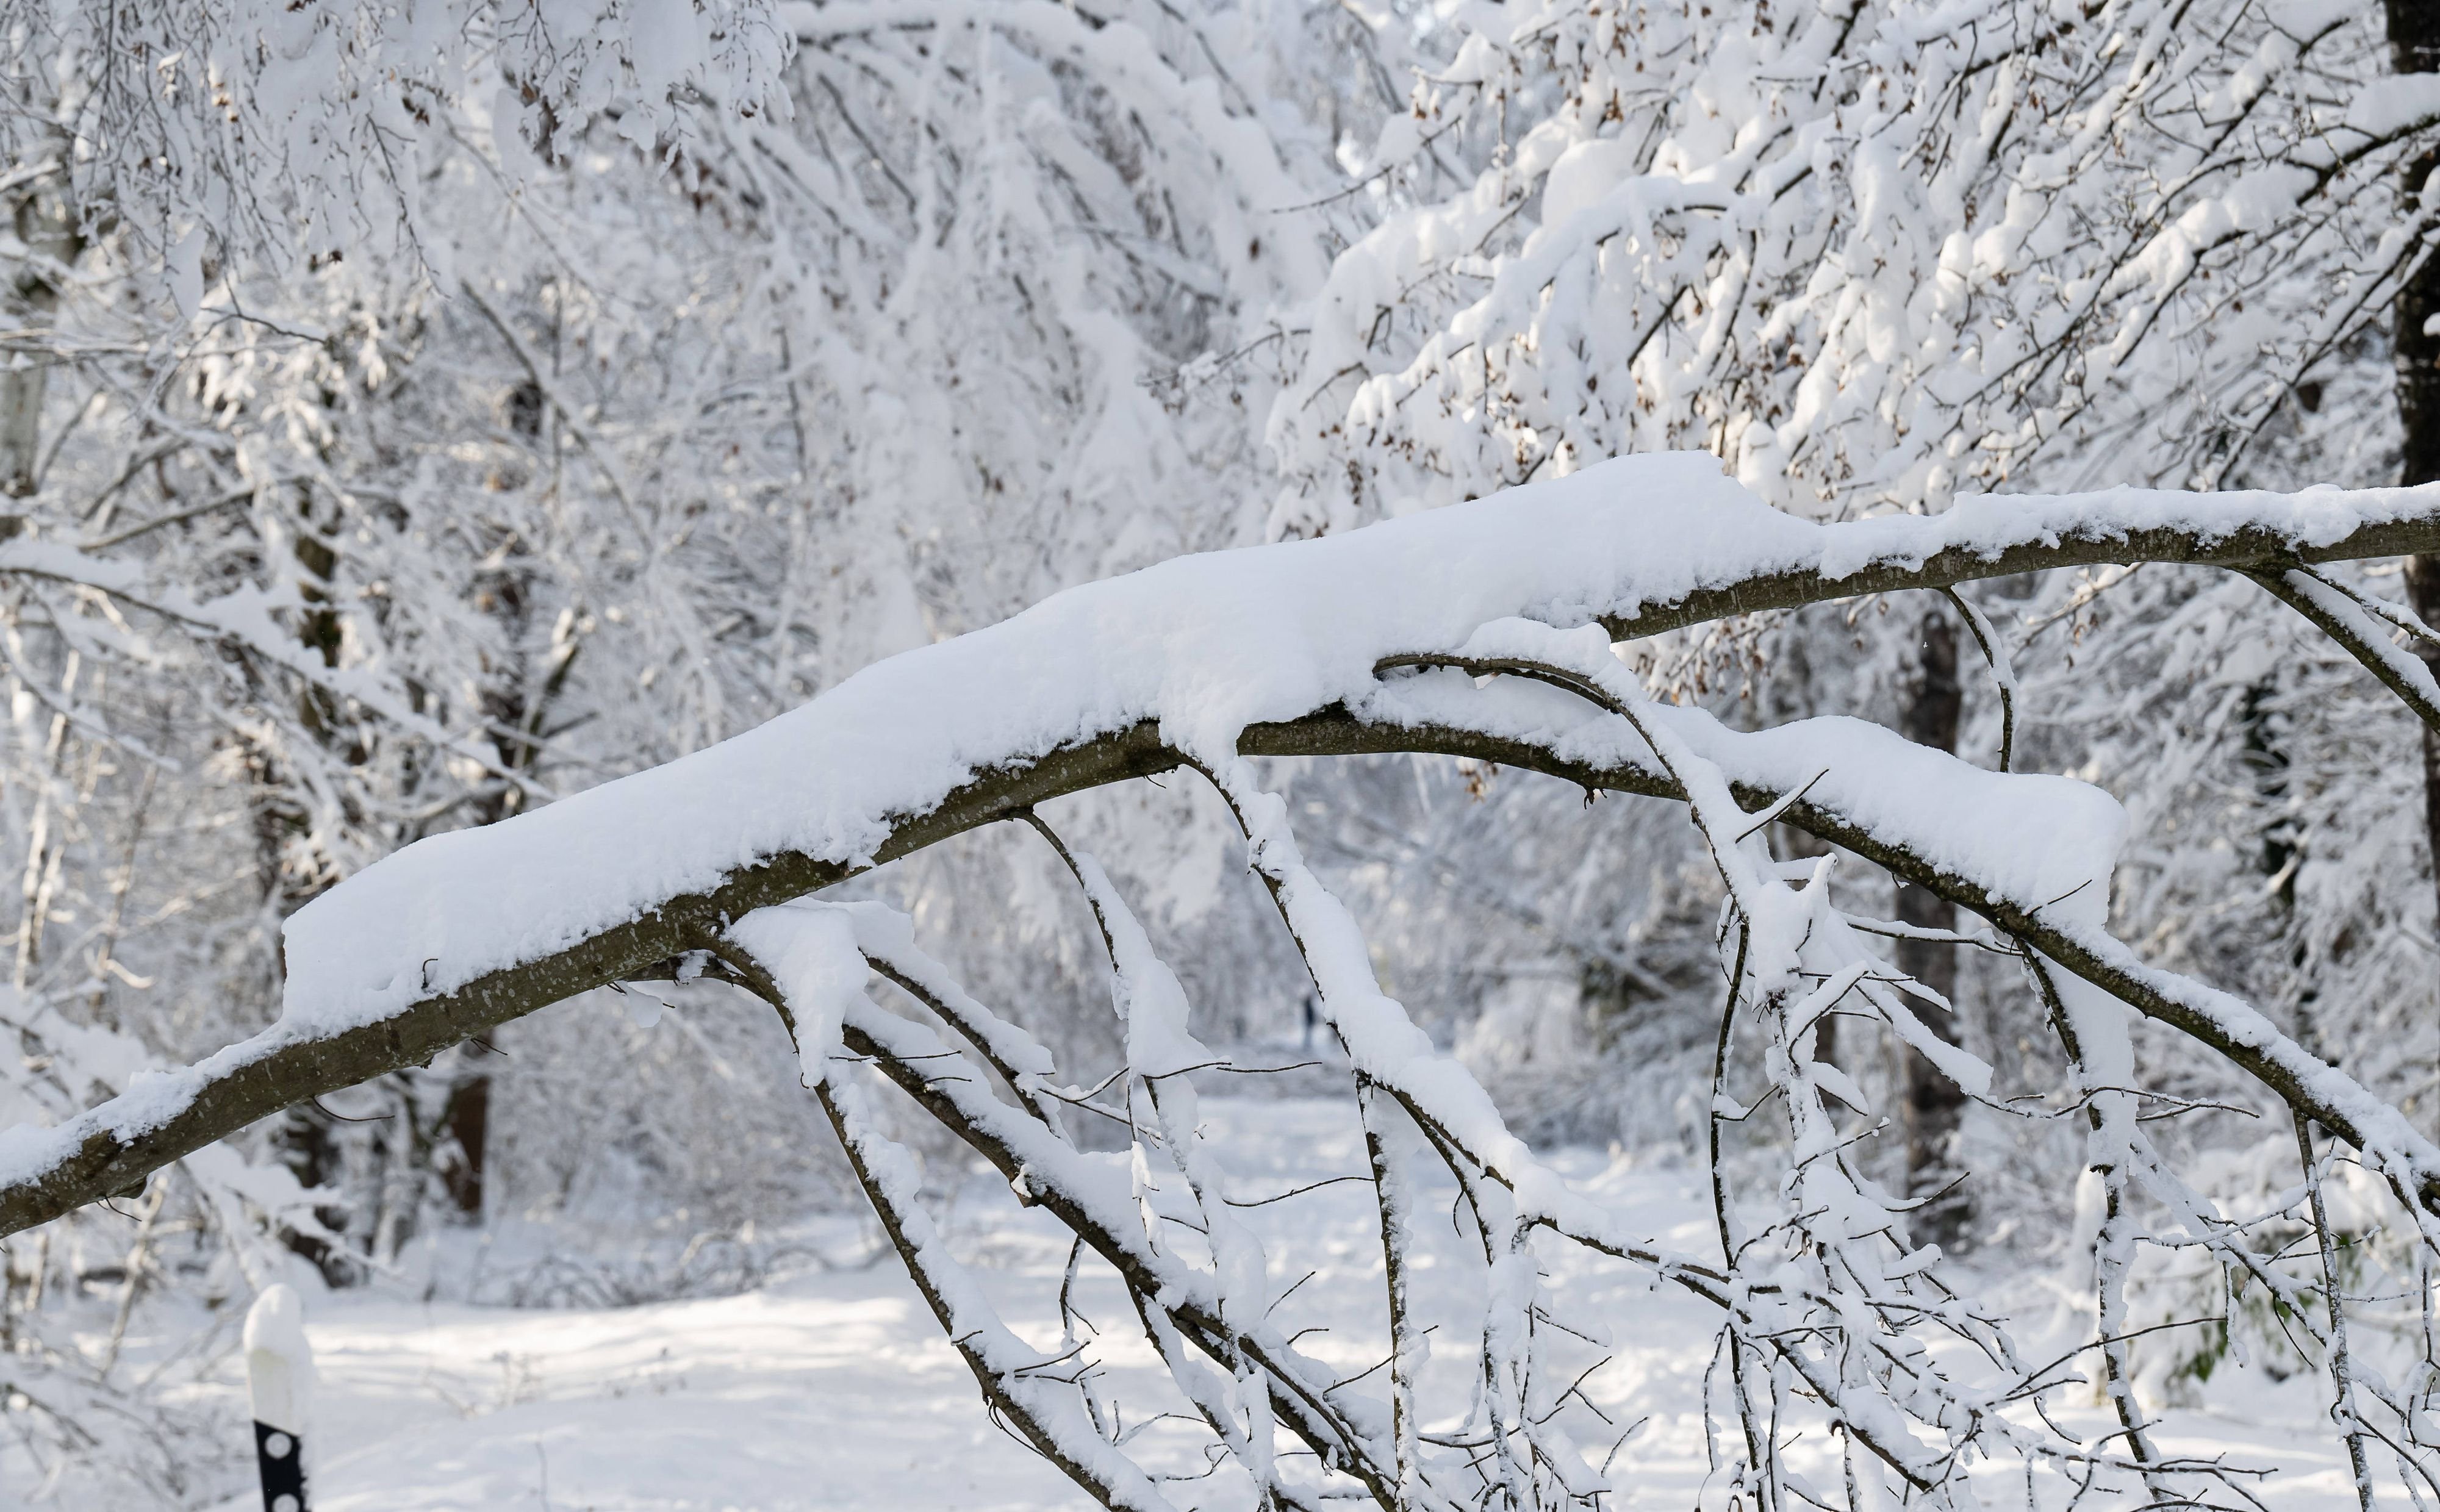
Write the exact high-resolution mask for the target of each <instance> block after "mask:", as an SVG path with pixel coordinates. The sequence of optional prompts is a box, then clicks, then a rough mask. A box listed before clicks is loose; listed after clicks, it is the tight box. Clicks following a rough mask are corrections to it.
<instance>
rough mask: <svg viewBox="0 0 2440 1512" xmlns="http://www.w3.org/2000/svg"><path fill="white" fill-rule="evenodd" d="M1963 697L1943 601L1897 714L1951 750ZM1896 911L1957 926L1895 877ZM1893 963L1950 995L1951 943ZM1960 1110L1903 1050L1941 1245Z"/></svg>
mask: <svg viewBox="0 0 2440 1512" xmlns="http://www.w3.org/2000/svg"><path fill="white" fill-rule="evenodd" d="M1964 704H1965V693H1964V690H1963V689H1962V688H1961V687H1960V686H1959V684H1958V681H1957V627H1956V624H1955V623H1954V622H1953V621H1951V620H1950V619H1949V616H1948V611H1947V608H1946V606H1943V607H1941V608H1937V609H1934V610H1933V611H1932V612H1931V613H1929V614H1927V615H1926V616H1925V617H1924V621H1923V659H1922V662H1921V663H1920V665H1919V667H1918V675H1917V679H1916V682H1915V686H1914V689H1913V691H1912V693H1911V695H1910V697H1909V698H1908V701H1907V707H1906V710H1905V711H1904V713H1903V714H1902V715H1901V716H1900V720H1899V730H1900V732H1901V733H1902V734H1904V735H1905V736H1906V738H1907V739H1909V740H1911V741H1913V742H1914V743H1915V744H1917V745H1919V746H1929V747H1933V748H1934V749H1936V750H1946V751H1954V750H1955V749H1957V725H1958V716H1959V714H1960V713H1961V712H1962V711H1963V708H1964ZM1897 915H1898V920H1899V922H1900V923H1903V924H1911V925H1917V926H1920V927H1924V928H1928V929H1954V928H1955V927H1957V908H1956V906H1955V905H1954V904H1952V903H1950V902H1948V901H1947V899H1946V898H1942V897H1938V896H1936V895H1934V894H1933V893H1931V892H1929V891H1925V890H1924V889H1922V888H1918V887H1912V886H1910V885H1908V884H1906V883H1903V882H1901V883H1899V884H1898V896H1897ZM1897 963H1898V969H1899V970H1901V971H1903V972H1905V973H1906V974H1907V975H1908V976H1910V977H1912V978H1914V979H1915V980H1916V981H1920V982H1922V983H1923V984H1924V985H1925V986H1927V987H1929V988H1930V989H1931V990H1932V991H1934V992H1937V993H1939V994H1940V995H1941V996H1942V997H1944V998H1947V999H1951V1000H1952V1001H1953V1000H1955V999H1956V996H1957V950H1956V947H1955V946H1953V945H1939V944H1935V943H1933V942H1931V941H1928V940H1901V941H1899V942H1898V946H1897ZM1922 1017H1923V1018H1924V1021H1925V1022H1927V1023H1929V1024H1930V1025H1931V1027H1932V1029H1933V1031H1934V1032H1935V1033H1937V1034H1938V1035H1940V1037H1941V1038H1943V1039H1946V1040H1947V1041H1948V1042H1949V1043H1951V1044H1956V1043H1958V1042H1959V1025H1958V1024H1957V1021H1956V1016H1955V1015H1954V1014H1944V1013H1941V1012H1939V1011H1938V1010H1936V1009H1932V1008H1930V1007H1929V1006H1928V1005H1927V1006H1926V1007H1925V1009H1924V1012H1923V1015H1922ZM1964 1116H1965V1093H1964V1092H1963V1091H1961V1090H1960V1089H1958V1086H1957V1084H1956V1083H1955V1082H1952V1081H1950V1080H1949V1079H1948V1078H1947V1077H1946V1076H1944V1075H1942V1074H1941V1073H1940V1071H1939V1069H1938V1068H1937V1067H1935V1066H1933V1065H1932V1063H1931V1062H1930V1061H1929V1060H1928V1059H1926V1058H1925V1057H1924V1055H1923V1053H1922V1052H1920V1051H1917V1050H1912V1049H1910V1050H1908V1051H1907V1052H1906V1157H1907V1194H1908V1196H1910V1197H1929V1198H1931V1199H1932V1200H1930V1201H1929V1202H1928V1203H1927V1204H1926V1205H1925V1207H1924V1208H1923V1209H1922V1211H1921V1212H1920V1213H1919V1214H1918V1215H1916V1221H1915V1223H1914V1225H1913V1227H1914V1234H1915V1237H1916V1238H1917V1239H1928V1240H1930V1241H1931V1242H1933V1243H1935V1244H1938V1245H1941V1246H1943V1247H1944V1248H1954V1247H1955V1246H1956V1244H1957V1243H1958V1241H1959V1240H1960V1239H1961V1238H1962V1237H1963V1236H1964V1235H1965V1225H1966V1220H1967V1218H1968V1217H1970V1216H1971V1215H1972V1204H1971V1202H1970V1200H1969V1199H1968V1197H1966V1194H1965V1189H1964V1188H1963V1187H1962V1186H1960V1185H1958V1184H1957V1183H1958V1178H1959V1176H1960V1174H1961V1173H1960V1170H1959V1166H1958V1160H1957V1149H1956V1144H1957V1130H1958V1125H1959V1124H1960V1123H1961V1122H1962V1121H1963V1119H1964Z"/></svg>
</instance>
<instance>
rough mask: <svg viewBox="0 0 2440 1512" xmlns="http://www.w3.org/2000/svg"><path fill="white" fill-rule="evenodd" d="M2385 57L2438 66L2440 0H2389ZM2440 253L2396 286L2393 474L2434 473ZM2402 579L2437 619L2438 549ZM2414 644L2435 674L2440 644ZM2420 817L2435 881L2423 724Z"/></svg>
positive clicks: (2432, 746) (2439, 453)
mask: <svg viewBox="0 0 2440 1512" xmlns="http://www.w3.org/2000/svg"><path fill="white" fill-rule="evenodd" d="M2385 9H2387V12H2388V17H2389V53H2390V64H2391V66H2392V67H2394V68H2395V69H2396V70H2397V72H2399V73H2401V74H2429V73H2440V0H2388V3H2387V6H2386V8H2385ZM2434 170H2440V153H2424V154H2423V155H2422V156H2421V157H2418V158H2416V159H2415V161H2414V163H2413V166H2412V167H2410V168H2409V169H2408V170H2407V182H2406V186H2405V187H2406V191H2407V195H2408V198H2409V201H2410V204H2411V203H2412V202H2413V199H2414V198H2416V197H2417V196H2419V195H2420V194H2422V193H2423V192H2424V185H2425V184H2426V183H2428V182H2430V180H2431V175H2432V173H2433V171H2434ZM2435 318H2440V257H2435V258H2432V259H2430V260H2428V261H2425V262H2424V264H2423V266H2422V267H2421V268H2420V269H2419V270H2418V271H2417V272H2416V273H2415V275H2414V277H2413V278H2412V279H2408V280H2407V281H2406V284H2405V286H2404V287H2403V288H2401V289H2399V290H2398V292H2397V345H2396V353H2397V418H2398V420H2399V422H2400V423H2401V424H2402V425H2403V427H2404V429H2405V432H2406V445H2405V455H2404V456H2403V458H2402V459H2401V462H2402V465H2401V467H2400V468H2399V473H2400V477H2399V481H2400V482H2405V483H2430V482H2434V481H2440V331H2431V330H2427V329H2426V328H2427V327H2429V326H2431V324H2432V323H2433V321H2434V320H2435ZM2406 585H2407V591H2408V593H2409V594H2410V595H2411V596H2412V597H2413V601H2414V609H2415V612H2416V613H2417V614H2420V615H2421V616H2422V617H2423V622H2424V623H2426V624H2440V556H2416V557H2409V558H2408V559H2407V563H2406ZM2415 649H2416V651H2417V652H2419V653H2420V654H2421V655H2422V657H2423V659H2424V661H2425V662H2426V663H2427V664H2428V665H2430V666H2431V669H2432V672H2433V675H2440V646H2434V645H2432V644H2431V643H2430V642H2429V641H2418V642H2417V643H2416V646H2415ZM2423 819H2424V827H2425V832H2426V834H2427V836H2428V837H2429V838H2430V840H2431V875H2432V882H2433V884H2434V886H2435V888H2440V733H2435V732H2434V731H2432V730H2431V729H2426V730H2424V732H2423Z"/></svg>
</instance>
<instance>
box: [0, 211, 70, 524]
mask: <svg viewBox="0 0 2440 1512" xmlns="http://www.w3.org/2000/svg"><path fill="white" fill-rule="evenodd" d="M14 219H15V223H16V225H15V230H16V232H17V240H18V241H20V242H22V243H25V246H26V249H27V251H28V252H30V253H32V254H34V256H35V257H39V258H47V259H49V260H51V261H55V262H57V263H59V264H61V265H62V266H65V265H66V264H68V263H71V262H74V261H76V260H77V257H78V256H79V254H81V252H82V251H83V250H84V239H83V238H82V237H81V236H79V235H78V234H77V227H76V217H75V215H74V213H73V212H72V211H71V210H70V209H69V207H68V206H67V205H66V204H65V203H64V202H63V200H62V199H61V198H60V196H59V194H58V193H57V192H56V191H53V190H49V189H45V188H44V187H43V186H42V185H41V184H40V182H39V181H38V182H37V184H36V187H35V188H34V189H31V190H29V191H28V192H27V194H26V195H25V197H24V198H22V199H20V200H19V201H18V202H17V207H16V213H15V217H14ZM15 292H16V300H15V304H16V315H17V317H18V319H19V320H20V321H21V322H22V323H23V325H24V326H26V327H27V328H29V329H33V330H38V331H41V332H44V333H45V334H47V333H49V331H50V328H51V326H52V325H53V323H54V319H55V317H56V315H58V312H59V306H60V291H59V289H58V287H57V285H55V284H54V283H53V282H52V281H51V279H50V277H49V275H48V274H46V273H45V272H43V271H41V268H40V266H39V264H37V263H35V262H33V261H30V260H29V261H27V264H26V271H25V272H24V273H22V274H20V275H19V276H18V279H17V287H16V291H15ZM49 372H50V365H49V364H48V363H46V362H45V361H43V360H41V359H40V358H37V357H35V356H33V355H32V354H30V353H21V354H19V356H18V357H17V359H16V361H15V362H13V363H9V364H8V365H6V366H0V494H6V495H9V497H10V498H27V497H30V496H31V495H32V494H33V492H34V490H35V488H36V487H37V486H38V485H39V484H40V482H41V478H40V477H39V476H38V473H39V464H40V462H41V460H42V440H43V394H44V390H45V387H46V382H45V380H46V378H47V376H48V374H49ZM15 533H16V532H15V531H13V530H12V531H9V534H12V535H13V534H15Z"/></svg>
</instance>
